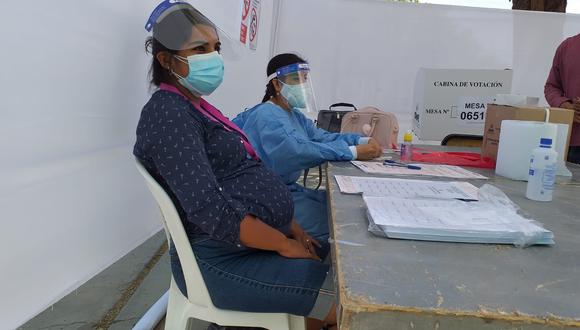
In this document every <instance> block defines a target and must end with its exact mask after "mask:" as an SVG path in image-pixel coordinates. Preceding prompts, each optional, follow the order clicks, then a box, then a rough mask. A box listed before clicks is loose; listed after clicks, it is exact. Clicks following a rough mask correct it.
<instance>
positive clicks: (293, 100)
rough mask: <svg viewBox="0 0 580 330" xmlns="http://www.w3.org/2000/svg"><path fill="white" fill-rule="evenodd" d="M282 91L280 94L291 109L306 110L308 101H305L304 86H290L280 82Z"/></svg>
mask: <svg viewBox="0 0 580 330" xmlns="http://www.w3.org/2000/svg"><path fill="white" fill-rule="evenodd" d="M280 83H281V84H282V90H281V91H280V94H282V96H283V97H284V98H285V99H286V102H288V105H289V106H290V107H291V108H305V107H306V100H305V99H304V93H303V92H302V91H303V88H304V84H297V85H288V84H285V83H283V82H281V81H280Z"/></svg>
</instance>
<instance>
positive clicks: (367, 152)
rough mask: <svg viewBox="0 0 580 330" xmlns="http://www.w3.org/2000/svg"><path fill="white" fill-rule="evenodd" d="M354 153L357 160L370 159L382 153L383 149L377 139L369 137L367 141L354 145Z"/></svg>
mask: <svg viewBox="0 0 580 330" xmlns="http://www.w3.org/2000/svg"><path fill="white" fill-rule="evenodd" d="M356 153H357V157H356V159H358V160H371V159H374V158H377V157H380V156H381V155H382V154H383V149H382V148H381V145H380V144H379V143H378V142H377V140H375V139H373V138H370V140H369V143H367V144H359V145H358V146H356Z"/></svg>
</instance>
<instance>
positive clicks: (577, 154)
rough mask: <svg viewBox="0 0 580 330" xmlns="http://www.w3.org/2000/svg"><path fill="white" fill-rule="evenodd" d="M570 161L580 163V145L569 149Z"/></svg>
mask: <svg viewBox="0 0 580 330" xmlns="http://www.w3.org/2000/svg"><path fill="white" fill-rule="evenodd" d="M568 161H569V162H570V163H575V164H580V146H577V147H570V149H569V150H568Z"/></svg>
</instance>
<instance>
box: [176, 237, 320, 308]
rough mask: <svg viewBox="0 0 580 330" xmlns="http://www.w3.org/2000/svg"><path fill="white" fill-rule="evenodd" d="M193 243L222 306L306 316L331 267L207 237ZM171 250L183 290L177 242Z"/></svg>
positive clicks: (208, 283) (207, 281)
mask: <svg viewBox="0 0 580 330" xmlns="http://www.w3.org/2000/svg"><path fill="white" fill-rule="evenodd" d="M321 244H322V245H323V247H322V249H318V251H317V252H318V255H319V256H320V257H321V258H322V259H324V258H325V257H326V256H327V255H328V252H329V245H328V242H327V241H324V242H321ZM192 248H193V252H194V254H195V256H196V259H197V264H198V265H199V268H200V270H201V273H202V276H203V279H204V281H205V284H206V286H207V289H208V291H209V294H210V297H211V299H212V302H213V304H214V305H215V306H216V307H218V308H222V309H229V310H237V311H245V312H262V313H290V314H294V315H302V316H307V315H308V314H309V313H310V311H311V310H312V308H313V306H314V303H315V301H316V298H317V296H318V293H319V290H320V288H321V286H322V284H323V282H324V279H325V278H326V274H327V273H328V270H329V265H326V264H323V263H322V262H319V261H316V260H311V259H288V258H284V257H282V256H280V255H278V254H277V253H275V252H270V251H263V250H256V249H250V248H245V247H237V246H235V245H232V244H229V243H226V242H222V241H217V240H213V239H209V238H202V239H199V240H197V241H194V242H192ZM170 255H171V268H172V272H173V277H174V279H175V281H176V283H177V285H178V286H179V288H180V290H181V292H183V293H185V292H186V288H185V280H184V278H183V273H182V271H181V265H180V263H179V260H178V258H177V254H176V251H175V249H174V247H173V245H172V246H171V249H170Z"/></svg>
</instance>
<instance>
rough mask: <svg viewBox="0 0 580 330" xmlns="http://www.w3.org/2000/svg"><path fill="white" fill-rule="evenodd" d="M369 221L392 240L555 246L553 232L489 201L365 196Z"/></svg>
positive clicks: (510, 209)
mask: <svg viewBox="0 0 580 330" xmlns="http://www.w3.org/2000/svg"><path fill="white" fill-rule="evenodd" d="M363 199H364V201H365V204H366V206H367V208H368V215H369V220H371V221H372V223H373V224H375V225H378V226H380V228H382V231H383V232H384V234H386V235H387V236H388V237H392V238H402V239H416V240H430V241H450V242H466V243H498V244H516V245H531V244H554V236H553V234H552V232H550V231H549V230H546V229H544V228H542V227H540V226H538V225H537V224H535V223H534V222H533V221H530V220H528V219H525V218H523V217H522V216H520V215H519V214H517V213H516V212H515V211H514V210H513V209H512V208H508V207H501V206H499V204H494V205H492V204H491V203H488V202H461V201H451V200H433V199H405V198H393V197H374V196H366V195H365V196H363Z"/></svg>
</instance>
